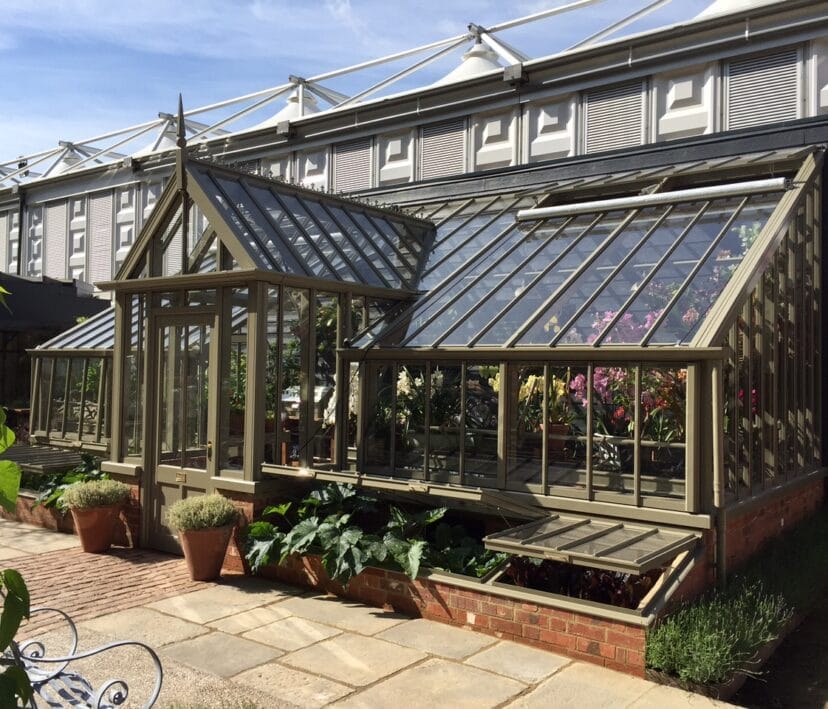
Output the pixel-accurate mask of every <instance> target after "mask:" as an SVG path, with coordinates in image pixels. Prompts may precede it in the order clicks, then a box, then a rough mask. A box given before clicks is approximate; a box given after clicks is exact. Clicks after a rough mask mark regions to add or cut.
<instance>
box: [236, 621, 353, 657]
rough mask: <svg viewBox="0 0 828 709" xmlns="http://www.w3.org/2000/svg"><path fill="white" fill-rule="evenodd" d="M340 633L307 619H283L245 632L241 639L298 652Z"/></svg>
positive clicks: (337, 630)
mask: <svg viewBox="0 0 828 709" xmlns="http://www.w3.org/2000/svg"><path fill="white" fill-rule="evenodd" d="M341 632H342V631H341V630H339V629H338V628H332V627H331V626H330V625H322V624H321V623H314V622H313V621H312V620H308V619H307V618H297V617H295V616H291V617H290V618H283V619H282V620H277V621H276V622H275V623H270V624H269V625H265V626H264V627H262V628H256V629H255V630H250V631H248V632H246V633H245V634H244V635H243V636H242V637H244V638H247V639H248V640H255V641H256V642H257V643H264V644H265V645H272V646H273V647H278V648H279V649H280V650H286V651H288V652H290V651H291V650H299V649H301V648H303V647H307V646H308V645H313V644H314V643H318V642H319V641H320V640H327V639H328V638H332V637H333V636H334V635H339V634H340V633H341Z"/></svg>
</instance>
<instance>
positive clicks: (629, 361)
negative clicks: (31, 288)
mask: <svg viewBox="0 0 828 709" xmlns="http://www.w3.org/2000/svg"><path fill="white" fill-rule="evenodd" d="M629 162H631V163H632V162H634V161H633V160H632V159H630V160H629ZM822 162H823V152H822V149H821V148H813V149H812V148H787V149H778V150H770V151H764V152H750V153H741V154H738V155H731V156H728V157H721V158H710V159H703V160H694V161H692V162H686V163H679V162H665V163H664V164H661V165H659V166H656V167H650V168H647V169H628V170H618V171H615V172H613V173H610V174H595V175H593V176H592V177H590V178H589V179H583V178H578V179H560V178H558V179H556V175H555V170H554V169H552V168H550V169H547V170H546V171H545V172H544V173H536V174H535V175H534V176H533V178H532V179H533V182H534V184H532V185H524V186H522V187H521V188H520V189H515V185H514V183H513V181H512V180H509V179H507V177H506V176H503V177H501V178H499V179H498V178H489V179H488V180H487V181H486V185H485V187H486V189H485V190H481V189H480V185H479V184H475V183H469V182H463V183H460V184H458V185H456V187H455V193H454V194H452V193H451V192H450V191H449V190H447V189H440V190H437V192H438V193H439V195H432V196H431V197H428V196H427V195H425V194H424V193H423V192H421V193H420V194H410V193H405V192H401V193H399V194H398V195H396V199H395V195H394V194H393V193H388V194H386V195H383V199H384V200H385V201H386V202H387V203H389V204H395V203H396V204H397V206H380V205H378V204H376V203H368V202H366V201H360V200H355V199H345V198H342V197H338V196H334V195H330V194H323V193H320V192H316V191H313V190H308V189H305V188H301V187H298V186H295V185H290V184H287V183H285V182H283V181H273V180H268V179H266V178H264V177H261V176H257V175H250V174H246V173H243V172H238V171H234V170H231V169H229V168H227V167H222V166H219V165H216V164H212V163H209V162H204V161H200V160H195V159H192V158H188V157H187V154H186V150H180V151H179V167H178V169H177V172H176V176H175V178H174V179H173V180H171V181H170V182H169V183H168V185H167V187H166V189H165V191H164V193H163V194H162V195H161V198H160V200H159V204H158V207H157V208H156V209H155V211H154V212H153V214H152V217H151V218H150V219H149V220H148V222H147V224H146V225H145V227H144V229H143V230H142V233H141V234H140V236H139V237H138V239H137V240H136V244H135V246H134V247H133V249H132V251H131V252H130V253H129V255H128V257H127V258H126V260H125V261H124V264H123V265H122V267H121V269H120V271H119V273H118V274H117V277H116V278H115V280H113V281H110V282H108V283H105V284H102V287H103V288H105V289H107V290H111V291H113V292H114V295H115V307H114V308H112V309H109V310H107V311H105V312H103V313H101V314H100V315H98V316H96V317H94V318H91V319H90V320H88V321H87V322H85V323H83V324H81V325H79V326H77V327H75V328H74V329H72V330H70V331H68V332H67V333H65V334H63V335H61V336H60V337H58V338H55V339H54V340H52V341H50V342H49V343H46V344H45V345H44V346H42V347H41V348H38V349H37V350H35V351H34V361H35V370H36V378H35V383H34V397H33V401H34V403H35V406H34V411H33V418H32V420H33V435H34V436H35V437H36V438H37V440H39V441H41V442H49V443H52V444H55V443H57V444H61V443H62V444H67V445H75V446H77V445H80V446H82V447H88V448H91V449H94V448H95V447H96V446H97V447H99V448H103V449H106V450H107V451H108V462H106V463H105V467H106V469H108V470H109V471H110V472H112V473H113V474H117V475H119V476H123V477H124V478H125V479H133V480H135V482H136V483H138V484H139V485H140V489H141V492H140V494H141V506H142V510H143V513H142V514H143V518H142V533H141V534H142V536H141V538H142V541H143V543H145V544H148V545H150V546H154V547H157V548H162V549H169V550H176V549H177V541H176V540H175V538H174V537H173V536H172V534H171V533H170V531H169V530H168V529H167V528H166V526H165V525H164V522H163V520H164V510H165V509H166V507H167V506H169V505H170V504H171V503H172V502H174V501H175V500H176V499H180V498H181V497H183V496H187V495H189V494H194V493H197V492H199V491H209V490H220V491H224V492H226V493H228V494H231V495H236V496H239V495H240V496H242V497H245V496H246V497H247V498H249V499H251V500H253V502H254V505H255V504H256V500H260V501H264V500H266V499H268V497H269V496H270V495H272V491H273V490H274V489H276V486H279V485H281V489H284V485H285V484H286V483H285V482H282V483H279V482H278V481H279V480H280V479H284V478H285V477H287V478H297V479H312V478H315V479H318V480H332V481H342V482H354V483H357V484H359V485H363V486H366V487H375V488H379V489H382V490H386V491H390V492H393V493H395V494H399V495H410V496H412V497H417V498H423V496H427V495H431V496H435V497H436V498H439V499H440V500H442V501H446V500H448V501H449V502H450V504H453V505H458V506H469V507H470V508H471V509H477V510H478V511H480V512H483V513H485V512H486V511H488V512H490V513H491V512H493V511H498V514H505V515H507V516H509V517H512V518H516V519H517V520H520V519H523V520H533V519H537V520H539V521H538V522H532V523H530V524H529V525H528V526H527V527H525V534H521V533H516V531H515V529H512V530H511V531H509V532H506V533H503V534H492V535H490V536H489V537H488V538H487V539H488V543H489V544H490V546H491V547H492V548H495V549H503V550H508V549H513V550H516V551H517V552H519V553H521V554H527V555H537V556H541V557H543V556H548V555H552V556H554V558H567V559H569V560H570V561H572V563H590V564H592V565H598V566H601V565H604V566H605V567H607V568H624V569H627V570H632V571H637V572H643V571H645V570H647V569H649V568H652V567H653V566H654V565H664V564H665V563H667V562H669V561H670V559H672V558H673V557H675V556H676V554H678V553H679V552H681V551H687V550H691V549H693V548H695V547H696V545H697V543H698V540H699V539H700V538H702V537H703V536H704V535H705V533H706V531H707V530H710V529H711V527H713V526H714V524H723V520H724V516H723V515H722V514H720V511H721V510H723V509H724V508H726V507H727V506H728V505H736V504H739V503H743V502H744V501H745V500H747V499H750V498H753V497H756V496H757V495H760V493H762V492H763V491H764V490H767V489H770V488H775V487H778V486H779V485H780V484H782V483H784V482H786V481H793V480H794V479H803V480H806V479H809V477H810V474H811V473H813V472H815V471H818V470H819V466H820V456H821V444H820V439H821V429H822V423H821V407H820V397H819V395H818V393H817V388H818V382H820V381H821V357H820V350H821V346H820V342H821V339H820V338H821V315H820V310H819V307H818V305H819V303H820V302H821V292H820V283H821V250H820V239H819V238H818V237H819V235H820V231H821V230H820V222H819V215H820V211H821V204H822V197H821V191H820V190H821V174H822ZM499 183H501V184H499ZM142 476H143V477H142ZM139 481H140V482H139ZM596 516H597V519H595V518H594V517H596ZM558 518H560V519H564V520H568V522H567V523H565V524H564V523H561V524H558V525H555V524H552V526H551V527H550V526H549V525H550V524H551V522H549V521H548V522H544V520H545V519H546V520H554V519H558ZM601 519H609V520H614V521H615V523H613V524H603V523H602V522H601V521H600V520H601ZM573 520H574V521H573ZM538 524H541V525H542V526H541V527H540V529H541V530H542V533H541V534H540V535H538V533H537V532H538ZM543 525H545V526H543ZM573 528H577V529H580V530H581V532H580V533H579V534H575V536H574V537H573V533H572V529H573ZM519 529H524V528H523V527H520V528H519ZM556 530H557V531H556ZM559 534H563V535H564V537H561V538H559V537H558V535H559ZM567 535H568V536H567ZM723 536H724V535H723V534H720V535H718V538H719V539H720V540H721V539H722V538H723ZM538 537H539V538H540V539H541V540H542V543H540V544H538V543H534V542H533V540H535V539H536V538H538ZM562 540H563V541H562ZM709 542H710V540H709V539H708V544H709ZM561 544H563V546H564V547H565V548H566V549H567V551H566V553H564V552H563V551H562V550H561V548H560V547H561ZM720 563H722V562H721V561H720Z"/></svg>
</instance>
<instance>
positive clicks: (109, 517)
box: [72, 504, 123, 554]
mask: <svg viewBox="0 0 828 709" xmlns="http://www.w3.org/2000/svg"><path fill="white" fill-rule="evenodd" d="M122 506H123V505H121V504H117V505H108V506H106V507H88V508H86V509H73V510H72V519H73V520H74V522H75V531H76V532H77V534H78V537H79V538H80V543H81V547H83V550H84V551H86V552H92V553H94V554H101V553H103V552H105V551H107V550H108V549H109V547H110V546H112V537H113V536H114V534H115V523H116V522H117V521H118V514H119V513H120V511H121V507H122Z"/></svg>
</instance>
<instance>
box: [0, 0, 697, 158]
mask: <svg viewBox="0 0 828 709" xmlns="http://www.w3.org/2000/svg"><path fill="white" fill-rule="evenodd" d="M572 1H573V0H546V1H540V0H513V1H512V2H510V3H505V2H503V1H502V0H415V1H414V2H406V3H396V2H393V1H392V2H389V1H388V0H293V1H289V0H188V2H175V1H174V0H141V2H126V1H125V0H36V1H33V0H3V2H2V3H0V12H2V22H0V66H2V68H3V84H2V94H3V98H2V99H0V162H2V161H4V160H8V159H11V158H14V157H17V156H19V155H25V154H30V153H34V152H38V151H41V150H46V149H50V148H54V147H56V146H57V143H58V141H60V140H64V141H75V142H79V141H81V140H84V139H88V138H90V137H93V136H96V135H99V134H101V133H105V132H109V131H111V130H115V129H118V128H124V127H126V126H131V125H135V124H139V123H143V122H145V121H148V120H151V119H154V118H156V117H157V115H158V112H159V111H164V112H168V113H175V111H176V106H177V101H178V94H179V92H181V93H182V94H183V97H184V105H185V108H187V109H189V108H195V107H198V106H204V105H207V104H211V103H214V102H217V101H221V100H224V99H229V98H232V97H234V96H240V95H243V94H246V93H250V92H253V91H258V90H261V89H266V88H268V87H272V86H277V85H279V84H282V83H284V82H285V81H286V80H287V77H288V75H290V74H294V75H299V76H314V75H316V74H320V73H322V72H326V71H329V70H332V69H336V68H339V67H344V66H348V65H351V64H354V63H358V62H362V61H365V60H367V59H371V58H375V57H379V56H383V55H386V54H390V53H393V52H397V51H400V50H402V49H407V48H411V47H415V46H418V45H421V44H426V43H429V42H433V41H436V40H438V39H442V38H445V37H451V36H455V35H459V34H462V33H463V32H465V31H466V27H467V25H468V23H469V22H474V23H477V24H478V25H482V26H491V25H493V24H496V23H499V22H503V21H505V20H509V19H512V18H516V17H521V16H524V15H527V14H531V13H534V12H538V11H541V10H543V9H546V8H549V7H555V6H559V5H564V4H567V3H570V2H572ZM651 1H652V0H603V1H602V2H598V3H596V4H594V5H589V6H587V7H582V8H580V9H579V10H577V11H574V12H569V13H565V14H561V15H557V16H555V17H552V18H547V19H545V20H542V21H540V22H536V23H533V24H532V25H529V26H527V27H522V28H516V29H513V30H508V31H505V32H503V33H502V34H500V35H498V36H500V37H501V38H502V39H504V40H506V41H507V42H509V43H511V44H512V45H514V46H516V47H517V48H519V49H520V50H522V51H523V52H524V53H526V54H528V55H529V56H531V57H540V56H546V55H549V54H553V53H555V52H557V51H561V50H563V49H565V48H567V47H569V46H571V45H572V44H574V43H576V42H578V41H579V40H581V39H584V38H585V37H586V36H588V35H589V34H590V33H591V32H594V31H598V30H600V29H602V28H603V27H605V26H607V25H608V24H610V23H612V22H613V21H615V20H617V19H619V18H620V17H622V16H623V15H624V14H625V13H629V12H631V11H634V10H637V9H639V8H642V7H644V6H645V5H647V4H648V3H649V2H651ZM708 4H709V0H673V1H672V2H671V3H669V4H667V5H666V6H664V7H661V8H660V9H659V10H657V11H656V12H654V13H652V14H651V15H649V16H648V17H646V18H645V19H643V20H640V21H639V22H638V23H637V24H635V25H633V26H631V27H629V28H627V29H625V30H623V31H622V32H623V33H624V34H628V33H632V32H636V31H646V30H649V29H653V28H655V27H660V26H665V25H668V24H672V23H675V22H681V21H685V20H688V19H690V18H692V17H693V16H694V15H695V14H697V13H698V12H699V11H701V10H702V9H703V8H704V7H706V6H707V5H708ZM461 53H462V50H458V52H457V53H456V54H454V55H451V56H448V57H446V58H445V59H443V60H441V61H440V62H436V63H434V64H432V65H430V66H429V67H427V69H426V70H424V71H422V72H420V73H418V74H415V75H413V76H412V77H409V78H408V79H407V80H406V82H403V83H401V84H398V85H396V86H395V87H394V88H393V89H388V90H387V92H386V93H391V92H393V91H400V90H404V89H408V88H414V87H416V86H425V85H428V84H429V83H432V82H433V81H435V80H437V79H438V78H440V77H441V76H443V75H445V74H446V73H448V72H449V71H450V70H451V69H452V68H454V66H456V65H457V63H458V62H459V60H460V54H461ZM413 61H415V59H409V60H408V63H412V62H413ZM404 66H406V64H404V63H396V64H393V65H389V66H388V67H385V68H382V69H376V70H372V71H368V72H363V74H362V75H360V76H354V77H348V78H345V79H339V80H333V81H330V82H327V83H326V85H328V86H330V87H331V88H334V89H337V90H339V91H342V92H344V93H354V92H356V91H358V90H360V89H363V88H366V87H367V86H370V85H372V84H373V83H375V82H376V81H378V80H380V79H382V78H384V77H385V76H387V75H389V74H390V73H393V72H394V71H397V70H399V69H401V68H403V67H404ZM281 105H283V104H282V103H281V99H279V100H278V101H277V102H276V103H274V104H273V106H274V107H267V109H263V111H264V113H263V114H262V116H261V117H259V118H258V120H263V119H264V118H266V117H267V111H270V113H271V114H272V113H275V111H276V110H278V108H279V107H281ZM228 110H231V109H228ZM254 122H255V121H254Z"/></svg>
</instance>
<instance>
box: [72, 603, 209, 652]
mask: <svg viewBox="0 0 828 709" xmlns="http://www.w3.org/2000/svg"><path fill="white" fill-rule="evenodd" d="M79 626H80V627H81V628H89V629H90V630H92V631H94V632H96V633H100V634H101V635H106V636H108V637H110V638H113V639H116V640H124V639H127V638H128V639H129V640H138V641H139V642H142V643H146V644H147V645H149V646H150V647H152V648H159V647H161V646H162V645H169V644H170V643H175V642H179V641H181V640H187V639H188V638H194V637H196V636H198V635H204V634H205V633H207V632H208V629H207V628H205V627H204V626H203V625H197V624H196V623H189V622H188V621H186V620H181V619H180V618H171V617H170V616H167V615H164V614H163V613H158V612H157V611H154V610H150V609H149V608H132V609H130V610H124V611H119V612H117V613H110V614H109V615H104V616H101V617H100V618H94V619H92V620H85V621H83V622H82V623H80V624H79Z"/></svg>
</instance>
